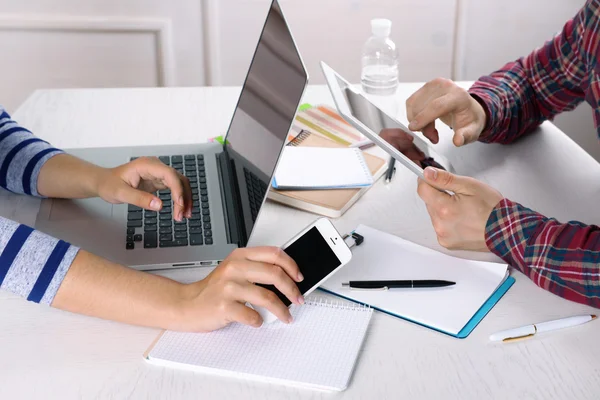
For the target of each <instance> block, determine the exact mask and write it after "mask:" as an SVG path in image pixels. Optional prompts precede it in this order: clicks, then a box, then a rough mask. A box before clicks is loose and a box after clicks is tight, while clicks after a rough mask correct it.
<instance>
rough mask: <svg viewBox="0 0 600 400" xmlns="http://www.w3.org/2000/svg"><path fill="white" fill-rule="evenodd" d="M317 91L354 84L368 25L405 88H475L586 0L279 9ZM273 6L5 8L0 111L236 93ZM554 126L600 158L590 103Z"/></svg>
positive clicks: (195, 1) (22, 4)
mask: <svg viewBox="0 0 600 400" xmlns="http://www.w3.org/2000/svg"><path fill="white" fill-rule="evenodd" d="M281 3H282V7H283V9H284V12H285V14H286V16H287V17H288V19H289V21H290V24H291V26H292V30H293V32H294V34H295V36H296V39H297V42H298V44H299V47H300V50H301V52H302V54H303V57H304V59H305V61H306V64H307V67H308V69H309V73H310V76H311V83H322V82H323V79H322V76H321V73H320V70H319V68H318V62H319V61H320V60H325V61H327V62H328V63H330V64H331V65H332V66H333V67H335V68H336V69H337V70H339V71H340V72H341V73H342V74H343V75H345V76H346V77H347V78H348V79H350V80H351V81H355V82H357V81H358V80H359V77H360V54H361V46H362V44H363V43H364V41H365V40H366V39H367V37H368V36H369V20H370V19H371V18H373V17H386V18H389V19H391V20H392V21H393V24H394V26H393V34H392V36H393V37H392V38H393V40H394V41H395V42H396V44H397V45H398V47H399V49H400V53H401V57H402V58H401V68H400V78H401V80H403V81H410V82H423V81H427V80H430V79H432V78H435V77H437V76H443V77H448V78H453V79H456V80H473V79H477V78H478V77H479V76H481V75H482V74H485V73H489V72H491V71H492V70H494V69H497V68H499V67H500V66H502V65H503V64H504V63H505V62H507V61H510V60H513V59H515V58H517V57H519V56H522V55H525V54H527V53H529V52H530V51H531V50H533V49H534V48H535V47H538V46H540V45H541V44H543V42H544V41H545V40H547V39H549V38H551V37H552V36H553V35H554V34H555V33H556V32H557V31H559V30H560V29H561V27H562V26H563V24H564V23H565V22H566V21H567V20H568V19H569V18H571V17H572V16H573V15H574V14H575V13H576V12H577V10H578V9H579V8H580V7H581V6H582V5H583V3H584V1H583V0H525V1H523V0H520V1H519V0H281ZM269 4H270V0H177V1H163V0H127V1H123V0H27V1H20V0H0V52H1V54H2V55H3V62H2V63H0V91H1V94H0V102H1V103H2V104H4V105H5V106H6V107H7V108H8V109H9V111H14V110H15V109H16V108H17V107H18V105H19V104H21V102H23V101H24V100H25V98H26V97H27V96H28V95H29V94H30V93H31V92H32V91H33V90H35V89H38V88H70V87H135V86H138V87H139V86H148V87H153V86H203V85H240V84H241V83H242V82H243V78H244V74H245V72H246V69H247V66H248V64H249V61H250V57H251V55H252V52H253V50H254V46H255V45H256V41H257V38H258V34H259V32H260V28H261V26H262V24H263V21H264V16H265V14H266V11H267V8H268V6H269ZM556 123H557V125H558V126H559V127H560V128H562V129H563V130H564V131H565V132H566V133H567V134H569V135H570V136H571V137H572V138H573V139H574V140H575V141H576V142H578V143H579V144H580V145H582V146H583V147H584V148H585V149H586V150H587V151H588V152H589V153H591V154H592V155H594V156H595V157H596V158H597V159H600V145H599V144H598V139H597V136H596V133H595V130H594V127H593V122H592V117H591V113H590V109H589V107H588V106H587V105H585V106H582V107H580V109H578V110H577V111H575V112H574V113H570V114H567V115H563V116H561V117H559V118H558V119H557V121H556Z"/></svg>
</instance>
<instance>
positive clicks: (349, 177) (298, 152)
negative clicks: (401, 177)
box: [273, 146, 373, 190]
mask: <svg viewBox="0 0 600 400" xmlns="http://www.w3.org/2000/svg"><path fill="white" fill-rule="evenodd" d="M372 184H373V176H372V175H371V171H369V166H368V165H367V163H366V161H365V158H364V157H363V154H362V151H361V150H360V149H357V148H323V147H292V146H286V147H285V149H284V151H283V154H282V155H281V161H279V164H278V166H277V171H276V172H275V177H274V178H273V187H274V188H275V189H280V190H312V189H347V188H359V187H365V186H369V185H372Z"/></svg>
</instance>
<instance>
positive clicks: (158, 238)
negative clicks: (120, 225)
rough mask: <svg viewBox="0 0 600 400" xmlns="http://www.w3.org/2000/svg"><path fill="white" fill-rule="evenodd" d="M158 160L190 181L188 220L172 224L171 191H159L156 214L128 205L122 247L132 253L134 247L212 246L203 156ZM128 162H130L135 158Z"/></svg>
mask: <svg viewBox="0 0 600 400" xmlns="http://www.w3.org/2000/svg"><path fill="white" fill-rule="evenodd" d="M158 158H159V160H160V161H161V162H162V163H164V164H166V165H170V166H172V167H173V168H174V169H176V170H177V171H178V172H180V173H182V174H183V175H185V176H186V177H188V179H189V180H190V186H191V188H192V217H191V218H184V219H183V221H181V222H178V221H175V220H174V219H173V201H172V199H171V191H170V190H159V191H158V193H156V195H157V196H158V197H159V198H160V199H161V200H162V202H163V208H162V209H161V210H160V211H159V212H156V211H150V210H143V209H141V208H140V207H136V206H134V205H129V208H128V210H127V238H126V244H125V248H126V249H128V250H133V249H135V248H136V246H140V247H141V248H144V249H154V248H157V247H181V246H201V245H212V244H213V237H212V226H211V221H210V207H209V202H208V186H207V184H206V171H205V168H204V156H203V155H202V154H198V155H193V154H189V155H185V156H161V157H158ZM131 160H132V161H133V160H135V158H132V159H131Z"/></svg>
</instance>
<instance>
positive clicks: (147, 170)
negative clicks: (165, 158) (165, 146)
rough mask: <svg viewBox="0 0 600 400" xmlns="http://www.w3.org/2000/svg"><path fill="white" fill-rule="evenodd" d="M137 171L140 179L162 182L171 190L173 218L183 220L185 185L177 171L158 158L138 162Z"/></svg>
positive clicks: (143, 159)
mask: <svg viewBox="0 0 600 400" xmlns="http://www.w3.org/2000/svg"><path fill="white" fill-rule="evenodd" d="M136 161H138V163H137V165H136V170H137V172H138V174H139V175H140V177H141V178H142V179H145V180H160V181H162V182H163V183H164V185H165V186H167V187H168V188H169V189H170V190H171V199H172V200H173V216H174V218H175V220H177V221H181V220H182V219H183V211H184V205H185V203H184V196H183V184H182V182H181V179H180V178H179V175H178V173H177V171H175V170H174V169H173V168H171V167H169V166H167V165H165V164H163V163H162V162H160V161H159V160H158V159H157V158H142V159H138V160H136Z"/></svg>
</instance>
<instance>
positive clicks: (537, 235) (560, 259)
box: [486, 199, 600, 308]
mask: <svg viewBox="0 0 600 400" xmlns="http://www.w3.org/2000/svg"><path fill="white" fill-rule="evenodd" d="M486 243H487V246H488V248H489V249H490V250H491V251H492V252H493V253H495V254H496V255H497V256H499V257H500V258H502V259H503V260H504V261H506V262H507V263H508V264H510V265H511V266H513V267H515V268H518V269H519V270H520V271H521V272H523V273H524V274H525V275H527V276H528V277H529V278H530V279H531V280H532V281H533V282H534V283H535V284H536V285H538V286H540V287H541V288H543V289H546V290H548V291H550V292H552V293H554V294H556V295H558V296H561V297H564V298H565V299H568V300H572V301H576V302H578V303H583V304H587V305H590V306H592V307H596V308H600V227H598V226H595V225H584V224H582V223H580V222H575V221H572V222H568V223H566V224H561V223H560V222H558V221H557V220H555V219H552V218H547V217H544V216H543V215H541V214H538V213H536V212H535V211H532V210H530V209H528V208H526V207H523V206H522V205H520V204H517V203H514V202H512V201H510V200H507V199H504V200H502V201H501V202H500V203H499V204H498V205H497V206H496V208H495V209H494V210H493V211H492V213H491V215H490V217H489V219H488V222H487V226H486Z"/></svg>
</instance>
